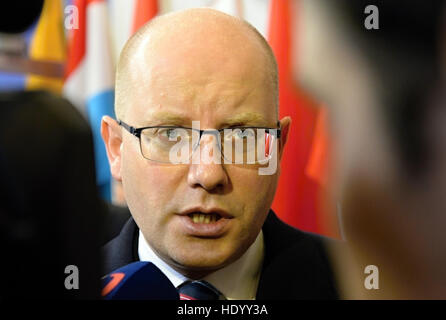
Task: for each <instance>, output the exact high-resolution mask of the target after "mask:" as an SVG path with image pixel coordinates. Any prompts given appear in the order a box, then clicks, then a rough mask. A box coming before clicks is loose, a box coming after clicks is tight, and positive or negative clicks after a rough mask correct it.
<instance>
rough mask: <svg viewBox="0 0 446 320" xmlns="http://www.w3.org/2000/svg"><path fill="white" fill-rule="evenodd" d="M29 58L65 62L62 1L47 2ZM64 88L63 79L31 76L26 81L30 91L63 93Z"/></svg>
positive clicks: (48, 0) (32, 41) (52, 0)
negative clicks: (43, 90) (41, 90)
mask: <svg viewBox="0 0 446 320" xmlns="http://www.w3.org/2000/svg"><path fill="white" fill-rule="evenodd" d="M29 58H30V59H33V60H39V61H47V62H58V63H64V62H65V59H66V47H65V31H64V25H63V10H62V3H61V0H45V2H44V5H43V9H42V13H41V15H40V18H39V22H38V24H37V27H36V30H35V33H34V37H33V38H32V40H31V45H30V50H29ZM62 86H63V79H62V78H57V77H44V76H38V75H29V76H28V78H27V80H26V87H27V88H28V89H48V90H51V91H53V92H55V93H61V91H62Z"/></svg>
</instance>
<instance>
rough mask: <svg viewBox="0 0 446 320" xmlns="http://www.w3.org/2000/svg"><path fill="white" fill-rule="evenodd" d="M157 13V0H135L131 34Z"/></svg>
mask: <svg viewBox="0 0 446 320" xmlns="http://www.w3.org/2000/svg"><path fill="white" fill-rule="evenodd" d="M157 14H158V0H135V11H134V18H133V24H132V34H133V33H135V32H136V30H138V29H139V28H141V27H142V26H143V25H144V24H145V23H146V22H148V21H149V20H150V19H152V18H153V17H155V16H156V15H157Z"/></svg>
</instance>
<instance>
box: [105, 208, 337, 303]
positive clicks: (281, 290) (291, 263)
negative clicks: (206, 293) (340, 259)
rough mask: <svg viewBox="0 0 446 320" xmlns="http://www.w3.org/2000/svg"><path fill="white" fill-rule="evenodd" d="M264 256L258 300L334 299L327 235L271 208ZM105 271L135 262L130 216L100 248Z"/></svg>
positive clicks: (135, 230) (135, 237)
mask: <svg viewBox="0 0 446 320" xmlns="http://www.w3.org/2000/svg"><path fill="white" fill-rule="evenodd" d="M262 230H263V235H264V243H265V257H264V261H263V267H262V272H261V276H260V281H259V287H258V289H257V297H256V298H257V299H258V300H261V299H337V298H338V292H337V289H336V285H335V281H334V277H333V273H332V270H331V266H330V263H329V260H328V257H327V252H326V250H325V244H326V243H327V242H328V241H332V240H328V239H327V238H324V237H321V236H318V235H315V234H311V233H307V232H303V231H300V230H298V229H295V228H293V227H291V226H289V225H287V224H285V223H284V222H282V221H281V220H279V219H278V218H277V216H276V215H275V213H274V212H273V211H272V210H271V211H270V212H269V214H268V217H267V219H266V221H265V224H264V225H263V228H262ZM103 250H104V251H103V255H104V267H105V269H104V271H105V274H107V273H110V272H111V271H113V270H115V269H117V268H119V267H122V266H124V265H126V264H129V263H131V262H134V261H138V227H137V226H136V224H135V222H134V220H133V219H132V218H130V219H129V220H128V221H127V223H126V224H125V225H124V227H123V228H122V231H121V233H120V234H119V235H118V236H117V237H115V238H114V239H112V240H111V241H109V242H108V243H107V244H106V245H105V246H104V248H103Z"/></svg>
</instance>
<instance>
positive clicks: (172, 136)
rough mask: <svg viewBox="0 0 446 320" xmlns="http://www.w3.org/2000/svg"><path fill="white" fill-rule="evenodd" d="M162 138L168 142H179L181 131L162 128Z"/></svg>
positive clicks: (160, 134) (160, 131) (159, 133)
mask: <svg viewBox="0 0 446 320" xmlns="http://www.w3.org/2000/svg"><path fill="white" fill-rule="evenodd" d="M158 135H159V136H160V137H161V138H165V139H168V140H177V139H178V137H180V136H181V129H179V128H162V129H160V130H159V131H158Z"/></svg>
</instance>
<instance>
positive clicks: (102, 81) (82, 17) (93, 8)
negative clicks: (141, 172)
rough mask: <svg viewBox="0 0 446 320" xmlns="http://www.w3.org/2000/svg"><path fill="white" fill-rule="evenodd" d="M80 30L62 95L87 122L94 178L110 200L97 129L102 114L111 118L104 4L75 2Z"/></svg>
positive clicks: (85, 0)
mask: <svg viewBox="0 0 446 320" xmlns="http://www.w3.org/2000/svg"><path fill="white" fill-rule="evenodd" d="M74 5H75V6H76V7H77V8H78V13H79V24H78V26H79V28H78V29H73V30H72V31H73V32H72V34H71V38H70V43H69V50H68V61H67V68H66V77H65V85H64V94H65V96H66V97H67V98H68V99H69V100H71V101H72V102H73V103H74V104H75V105H76V106H77V107H78V108H79V110H81V112H82V113H83V114H84V115H85V116H86V118H87V119H88V120H89V122H90V125H91V128H92V132H93V142H94V148H95V165H96V179H97V184H98V186H99V190H100V192H101V195H102V197H103V198H105V199H107V200H110V199H111V191H110V182H111V175H110V167H109V164H108V159H107V155H106V151H105V146H104V143H103V142H102V138H101V133H100V128H101V119H102V117H103V116H104V115H109V116H111V117H114V63H113V59H112V51H111V43H110V35H109V21H108V9H107V3H106V1H104V0H76V1H75V2H74Z"/></svg>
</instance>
